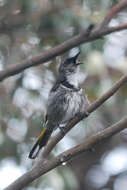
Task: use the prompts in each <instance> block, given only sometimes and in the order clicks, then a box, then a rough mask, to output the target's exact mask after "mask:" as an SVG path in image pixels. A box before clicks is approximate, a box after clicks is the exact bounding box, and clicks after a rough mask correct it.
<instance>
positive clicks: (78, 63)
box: [73, 51, 83, 65]
mask: <svg viewBox="0 0 127 190" xmlns="http://www.w3.org/2000/svg"><path fill="white" fill-rule="evenodd" d="M79 54H80V51H79V52H78V53H77V54H76V55H75V56H74V57H73V59H74V62H75V63H76V65H80V64H83V63H81V62H79V61H77V62H76V60H77V58H78V56H79Z"/></svg>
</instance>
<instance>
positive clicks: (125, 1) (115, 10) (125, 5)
mask: <svg viewBox="0 0 127 190" xmlns="http://www.w3.org/2000/svg"><path fill="white" fill-rule="evenodd" d="M125 8H127V0H123V1H121V2H119V3H117V4H116V5H115V6H113V7H112V9H111V10H110V11H109V12H108V14H107V15H106V16H105V18H104V21H103V22H102V24H101V28H105V27H106V26H107V25H108V24H109V22H110V21H111V19H112V18H113V17H115V16H116V14H117V13H119V12H120V11H121V10H123V9H125Z"/></svg>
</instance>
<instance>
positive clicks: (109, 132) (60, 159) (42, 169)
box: [4, 117, 127, 190]
mask: <svg viewBox="0 0 127 190" xmlns="http://www.w3.org/2000/svg"><path fill="white" fill-rule="evenodd" d="M126 127H127V117H125V118H123V119H122V120H120V121H119V122H117V123H116V124H114V125H113V126H111V127H108V128H107V129H105V130H103V131H101V132H99V133H97V134H96V135H94V136H92V137H91V138H89V139H88V140H86V141H84V142H83V143H82V144H79V145H77V146H75V147H73V148H71V149H69V150H67V151H65V152H63V153H61V154H60V155H58V156H56V157H55V158H53V159H52V160H50V161H49V160H48V161H45V162H43V163H40V164H39V165H37V166H36V167H34V168H33V169H32V170H31V171H29V172H27V173H25V174H24V175H23V176H21V177H19V178H18V179H17V180H16V181H14V182H13V183H12V184H11V185H9V186H8V187H7V188H5V189H4V190H21V189H22V188H24V187H25V186H27V185H28V184H29V183H31V182H33V181H34V180H35V179H36V178H38V177H40V176H41V175H44V174H45V173H47V172H49V171H51V170H52V169H54V168H56V167H58V166H60V165H62V163H65V162H68V161H69V160H71V159H74V158H75V156H78V155H80V154H81V153H83V152H86V151H88V150H89V149H91V148H93V146H95V145H96V144H98V143H100V142H102V141H104V140H106V139H107V138H109V137H111V136H113V135H115V134H116V133H118V132H119V131H121V130H123V129H125V128H126Z"/></svg>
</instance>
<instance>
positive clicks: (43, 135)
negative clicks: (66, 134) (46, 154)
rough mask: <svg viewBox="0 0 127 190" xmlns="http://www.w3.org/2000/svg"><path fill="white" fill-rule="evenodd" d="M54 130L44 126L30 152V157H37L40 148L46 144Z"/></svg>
mask: <svg viewBox="0 0 127 190" xmlns="http://www.w3.org/2000/svg"><path fill="white" fill-rule="evenodd" d="M52 131H53V130H51V129H50V130H49V129H47V128H44V129H43V130H42V132H41V134H40V136H39V137H38V139H37V141H36V143H35V144H34V146H33V148H32V149H31V151H30V153H29V158H30V159H35V158H36V157H37V155H38V153H39V151H40V149H41V148H42V147H43V146H45V145H46V143H47V142H48V139H49V137H50V136H51V133H52Z"/></svg>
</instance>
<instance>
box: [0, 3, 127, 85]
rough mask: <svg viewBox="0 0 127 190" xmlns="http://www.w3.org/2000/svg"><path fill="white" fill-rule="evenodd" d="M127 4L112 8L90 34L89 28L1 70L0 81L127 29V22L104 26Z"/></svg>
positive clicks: (119, 4)
mask: <svg viewBox="0 0 127 190" xmlns="http://www.w3.org/2000/svg"><path fill="white" fill-rule="evenodd" d="M125 6H127V0H124V1H122V2H120V3H118V4H116V5H115V6H114V7H113V8H112V9H111V11H109V13H108V14H107V16H106V17H105V19H104V21H103V22H102V24H100V25H99V27H98V26H96V27H95V29H94V30H92V31H89V34H88V30H85V31H83V32H82V33H81V34H79V35H76V36H74V37H72V38H71V39H69V40H67V41H65V42H63V43H62V44H60V45H58V46H56V47H54V48H50V49H49V50H47V51H45V52H44V53H42V54H40V55H38V56H35V57H33V58H30V59H27V60H24V61H23V62H22V63H20V64H14V65H12V66H10V67H8V68H6V69H5V70H3V71H1V72H0V81H2V80H4V79H6V78H8V77H10V76H13V75H16V74H18V73H20V72H22V71H23V70H25V69H27V68H30V67H33V66H37V65H39V64H43V63H45V62H46V61H49V60H51V59H53V58H54V57H56V56H58V55H61V54H63V53H65V52H66V51H68V50H70V49H71V48H74V47H76V46H78V45H80V44H83V43H87V42H90V41H94V40H97V39H99V38H102V37H103V36H105V35H107V34H110V33H112V32H116V31H120V30H125V29H127V24H122V25H120V26H116V27H110V28H104V26H106V25H107V24H108V23H109V21H110V20H111V19H112V18H113V17H114V16H115V14H116V13H118V12H119V11H120V10H121V9H123V8H124V7H125ZM91 29H92V28H91Z"/></svg>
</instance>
